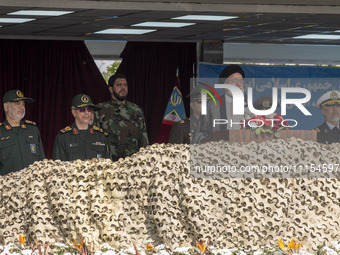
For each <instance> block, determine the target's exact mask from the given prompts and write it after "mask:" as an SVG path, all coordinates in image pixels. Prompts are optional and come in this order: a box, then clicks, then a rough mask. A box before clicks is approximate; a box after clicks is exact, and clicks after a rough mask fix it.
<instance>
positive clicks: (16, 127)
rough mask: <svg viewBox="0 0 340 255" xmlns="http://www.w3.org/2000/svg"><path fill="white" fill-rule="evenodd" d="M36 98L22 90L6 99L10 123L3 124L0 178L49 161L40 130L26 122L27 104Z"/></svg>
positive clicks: (13, 91) (33, 124) (1, 128)
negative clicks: (34, 164) (45, 159)
mask: <svg viewBox="0 0 340 255" xmlns="http://www.w3.org/2000/svg"><path fill="white" fill-rule="evenodd" d="M33 102H34V99H33V98H28V97H24V94H23V93H22V92H21V91H20V90H10V91H8V92H6V94H5V95H4V97H3V104H4V111H5V115H6V119H5V121H4V122H3V123H0V175H5V174H8V173H11V172H15V171H18V170H21V169H23V168H25V167H27V166H29V165H30V164H32V163H33V162H35V161H40V160H43V159H44V158H45V153H44V148H43V145H42V142H41V137H40V133H39V130H38V128H37V126H36V124H35V122H33V121H29V120H23V118H24V117H25V113H26V104H29V103H33Z"/></svg>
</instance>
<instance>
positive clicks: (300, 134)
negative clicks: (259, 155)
mask: <svg viewBox="0 0 340 255" xmlns="http://www.w3.org/2000/svg"><path fill="white" fill-rule="evenodd" d="M291 137H296V138H300V139H302V140H305V141H313V142H316V130H281V131H280V139H288V138H291ZM273 139H277V138H275V137H274V134H267V133H261V134H260V135H259V136H257V135H256V134H255V131H253V130H245V129H241V130H221V131H216V132H215V133H213V134H211V135H209V136H207V137H206V138H204V139H202V141H201V143H204V142H210V141H219V140H226V141H229V142H232V143H250V142H252V141H255V142H258V143H260V142H263V141H270V140H273Z"/></svg>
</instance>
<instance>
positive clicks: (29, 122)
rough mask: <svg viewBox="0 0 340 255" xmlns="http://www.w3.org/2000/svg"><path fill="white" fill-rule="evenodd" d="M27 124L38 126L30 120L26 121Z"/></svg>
mask: <svg viewBox="0 0 340 255" xmlns="http://www.w3.org/2000/svg"><path fill="white" fill-rule="evenodd" d="M25 123H27V124H31V125H33V126H36V125H37V124H36V123H35V122H34V121H30V120H25Z"/></svg>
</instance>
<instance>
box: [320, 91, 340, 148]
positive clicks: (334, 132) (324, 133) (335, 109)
mask: <svg viewBox="0 0 340 255" xmlns="http://www.w3.org/2000/svg"><path fill="white" fill-rule="evenodd" d="M316 105H317V107H319V108H320V109H321V113H322V115H323V116H324V118H325V122H324V123H323V124H322V125H320V126H318V127H317V128H316V131H317V132H318V133H317V141H318V142H319V143H325V144H329V143H339V142H340V131H339V120H340V92H339V91H330V92H327V93H325V94H323V95H322V96H321V97H320V98H319V99H318V101H317V102H316Z"/></svg>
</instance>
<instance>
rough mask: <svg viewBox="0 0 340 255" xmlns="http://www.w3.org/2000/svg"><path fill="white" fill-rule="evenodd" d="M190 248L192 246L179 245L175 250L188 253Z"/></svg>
mask: <svg viewBox="0 0 340 255" xmlns="http://www.w3.org/2000/svg"><path fill="white" fill-rule="evenodd" d="M190 249H191V247H177V248H175V249H174V252H178V253H184V254H187V252H188V251H189V250H190Z"/></svg>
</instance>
